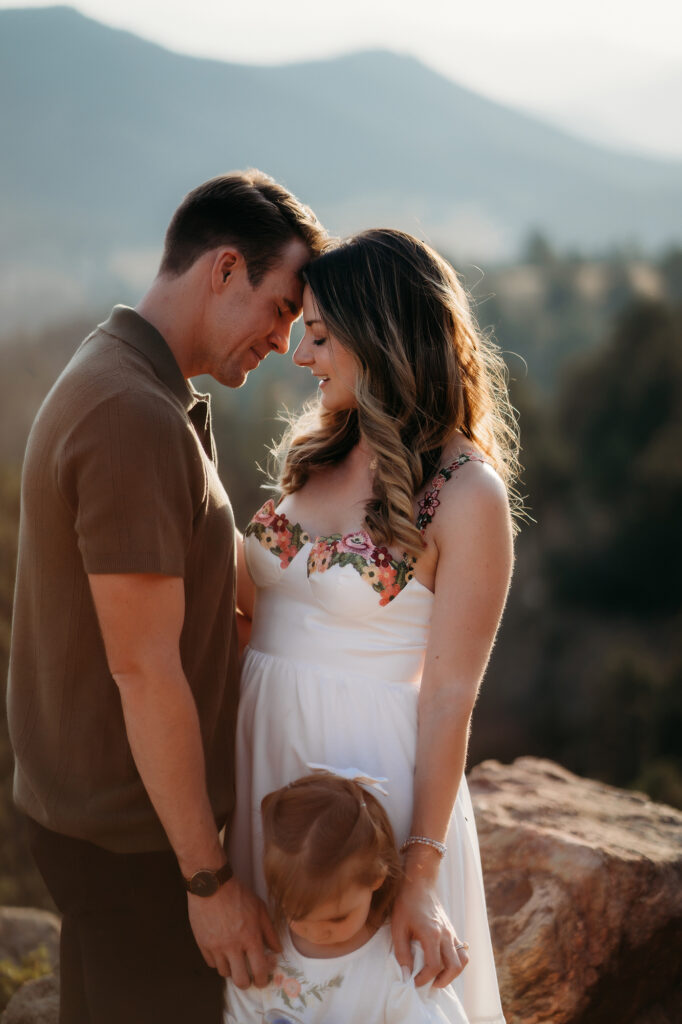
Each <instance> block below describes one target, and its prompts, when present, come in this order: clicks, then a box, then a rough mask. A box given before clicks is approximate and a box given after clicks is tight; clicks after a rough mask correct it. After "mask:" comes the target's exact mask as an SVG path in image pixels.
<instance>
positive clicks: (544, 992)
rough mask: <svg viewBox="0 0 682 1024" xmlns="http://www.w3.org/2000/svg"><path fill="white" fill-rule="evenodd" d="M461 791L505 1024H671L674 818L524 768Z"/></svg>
mask: <svg viewBox="0 0 682 1024" xmlns="http://www.w3.org/2000/svg"><path fill="white" fill-rule="evenodd" d="M469 785H470V787H471V792H472V797H473V801H474V807H475V810H476V824H477V827H478V834H479V840H480V844H481V858H482V861H483V873H484V878H485V885H486V894H487V899H488V915H489V918H490V925H491V930H492V937H493V945H494V947H495V956H496V959H497V966H498V975H499V980H500V987H501V991H502V1000H503V1004H504V1009H505V1014H506V1017H507V1021H508V1024H549V1022H551V1024H615V1022H618V1024H679V1022H680V1021H682V812H680V811H676V810H674V809H673V808H671V807H665V806H662V805H660V804H655V803H652V802H651V801H650V800H649V799H648V798H647V797H645V796H642V795H641V794H639V793H632V792H625V791H623V790H619V789H614V788H613V787H611V786H606V785H603V784H602V783H599V782H593V781H591V780H589V779H582V778H579V777H578V776H576V775H572V774H571V773H570V772H568V771H566V770H565V769H564V768H561V767H559V766H558V765H556V764H554V763H552V762H550V761H542V760H538V759H536V758H531V757H524V758H520V759H518V760H517V761H515V762H514V763H513V764H512V765H502V764H499V763H498V762H496V761H485V762H484V763H483V764H480V765H478V766H477V767H476V768H474V769H473V770H472V772H471V775H470V777H469ZM471 955H472V956H473V955H474V951H473V950H472V954H471Z"/></svg>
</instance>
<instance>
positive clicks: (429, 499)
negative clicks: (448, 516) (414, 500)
mask: <svg viewBox="0 0 682 1024" xmlns="http://www.w3.org/2000/svg"><path fill="white" fill-rule="evenodd" d="M439 505H440V501H439V500H438V491H427V492H426V494H425V495H424V497H423V498H422V499H421V500H420V502H419V513H420V515H422V516H433V514H434V513H435V511H436V509H437V508H438V506H439Z"/></svg>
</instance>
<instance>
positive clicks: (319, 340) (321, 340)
mask: <svg viewBox="0 0 682 1024" xmlns="http://www.w3.org/2000/svg"><path fill="white" fill-rule="evenodd" d="M326 340H327V339H326V338H313V345H324V343H325V341H326Z"/></svg>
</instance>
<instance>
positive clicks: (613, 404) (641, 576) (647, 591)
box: [549, 301, 682, 613]
mask: <svg viewBox="0 0 682 1024" xmlns="http://www.w3.org/2000/svg"><path fill="white" fill-rule="evenodd" d="M681 326H682V314H681V312H680V311H679V310H673V309H671V308H670V307H668V306H666V305H664V304H663V303H660V302H650V301H649V302H645V301H640V302H637V303H635V304H634V305H633V306H631V307H630V308H629V309H628V310H627V311H625V312H624V313H622V314H621V316H620V318H619V321H618V324H617V326H616V329H615V331H614V333H613V335H612V337H611V339H610V341H609V343H608V344H607V345H606V346H604V347H603V348H602V349H600V350H599V351H597V352H596V353H591V354H590V355H589V356H588V357H587V358H586V359H585V360H584V361H583V363H582V365H581V366H580V367H579V368H576V370H575V371H574V372H573V373H572V374H571V375H570V376H569V377H568V378H567V380H566V381H565V383H564V386H563V387H562V389H561V391H560V394H559V401H558V407H559V422H560V425H561V429H562V433H563V434H564V436H565V437H566V438H567V440H568V443H569V445H570V448H571V450H572V463H573V474H574V476H575V481H576V486H575V488H574V493H573V498H572V500H571V502H570V505H569V507H568V508H567V510H566V511H567V520H570V524H571V527H570V532H569V528H568V527H567V533H566V538H565V542H564V544H563V545H561V546H559V547H558V548H557V549H555V550H554V551H553V552H551V556H550V561H549V566H550V571H551V574H552V577H553V579H554V583H555V589H556V591H557V593H559V594H560V595H562V596H563V597H564V598H567V599H570V600H572V601H576V602H578V603H580V604H596V605H598V606H599V607H601V608H603V609H604V610H605V611H606V610H610V611H614V610H619V609H623V608H629V609H637V610H640V611H647V612H649V613H653V612H655V611H657V610H673V609H675V608H678V607H679V606H680V603H682V550H681V548H680V545H679V541H678V533H679V523H680V521H681V519H682V462H681V461H680V458H679V452H680V450H681V449H682V338H681ZM662 566H664V567H665V570H664V571H663V572H662V571H661V567H662Z"/></svg>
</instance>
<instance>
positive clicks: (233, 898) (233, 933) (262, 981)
mask: <svg viewBox="0 0 682 1024" xmlns="http://www.w3.org/2000/svg"><path fill="white" fill-rule="evenodd" d="M187 902H188V911H189V920H190V924H191V926H192V931H193V932H194V938H195V939H196V941H197V945H198V946H199V949H200V950H201V953H202V955H203V957H204V960H205V961H206V963H207V964H208V965H209V967H215V969H216V970H217V971H218V973H219V974H222V976H223V977H224V978H228V977H232V980H233V981H234V983H235V985H237V987H238V988H248V987H249V985H250V984H251V983H252V982H251V979H252V978H253V981H254V982H255V984H256V985H257V986H258V987H259V988H263V986H264V985H267V983H268V975H269V973H270V969H271V968H270V964H269V963H268V955H267V953H266V951H265V948H264V947H265V946H267V947H269V948H270V949H272V950H276V951H278V952H279V951H281V948H282V947H281V945H280V942H279V940H278V938H277V935H276V933H275V930H274V928H273V926H272V922H271V921H270V918H269V916H268V912H267V910H266V907H265V904H264V903H263V901H262V900H261V899H259V898H258V897H257V896H255V895H254V894H253V893H252V892H251V891H250V889H247V888H245V887H244V886H243V885H242V884H241V882H239V881H237V879H236V878H231V879H230V881H229V882H226V883H225V884H224V885H222V886H221V887H220V889H218V891H217V892H216V893H214V895H213V896H208V897H202V896H192V895H188V897H187Z"/></svg>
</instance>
